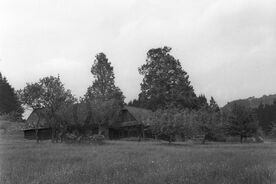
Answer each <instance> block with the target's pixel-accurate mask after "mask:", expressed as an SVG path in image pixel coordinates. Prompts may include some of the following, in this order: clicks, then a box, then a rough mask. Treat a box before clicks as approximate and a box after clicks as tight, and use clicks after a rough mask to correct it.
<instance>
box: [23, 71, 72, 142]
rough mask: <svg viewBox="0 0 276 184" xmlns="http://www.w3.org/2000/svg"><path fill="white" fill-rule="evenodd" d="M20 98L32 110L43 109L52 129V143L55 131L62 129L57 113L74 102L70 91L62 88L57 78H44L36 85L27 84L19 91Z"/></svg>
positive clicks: (60, 119) (62, 85)
mask: <svg viewBox="0 0 276 184" xmlns="http://www.w3.org/2000/svg"><path fill="white" fill-rule="evenodd" d="M20 97H21V101H22V102H23V103H24V104H26V105H28V106H30V107H32V108H33V109H34V110H35V109H40V108H43V109H44V111H45V112H46V117H47V119H48V121H49V123H50V126H51V127H52V141H54V139H55V138H56V131H57V129H60V128H63V127H62V125H63V124H62V118H61V116H60V114H59V112H60V111H62V108H64V107H68V106H69V105H71V104H73V103H74V102H75V101H76V99H75V97H74V96H73V95H72V94H71V91H70V90H66V89H65V88H64V84H63V83H62V82H61V80H60V77H59V76H58V77H53V76H49V77H44V78H42V79H40V80H39V81H38V82H36V83H27V85H26V87H25V88H24V89H23V90H21V91H20ZM38 115H39V114H38ZM38 123H39V121H38Z"/></svg>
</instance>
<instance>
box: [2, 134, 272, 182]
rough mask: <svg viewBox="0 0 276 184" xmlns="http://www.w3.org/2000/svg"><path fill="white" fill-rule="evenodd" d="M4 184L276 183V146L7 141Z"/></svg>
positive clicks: (4, 145) (16, 137)
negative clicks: (86, 143)
mask: <svg viewBox="0 0 276 184" xmlns="http://www.w3.org/2000/svg"><path fill="white" fill-rule="evenodd" d="M0 165H1V170H0V173H1V176H0V183H1V184H21V183H22V184H39V183H42V184H57V183H59V184H62V183H64V184H69V183H76V184H77V183H97V184H103V183H106V184H111V183H113V184H130V183H131V184H138V183H139V184H145V183H152V184H157V183H158V184H163V183H164V184H165V183H170V184H173V183H181V184H183V183H187V184H200V183H210V184H216V183H217V184H230V183H231V184H239V183H240V184H262V183H276V143H264V144H244V145H240V144H219V143H212V144H211V143H209V144H207V145H193V144H173V145H168V144H166V143H163V142H140V143H139V142H127V141H108V142H106V144H104V145H92V144H91V145H85V144H82V145H80V144H61V143H58V144H52V143H50V142H48V141H44V142H42V143H39V144H36V143H35V141H27V140H23V139H22V135H21V134H16V135H2V136H1V144H0Z"/></svg>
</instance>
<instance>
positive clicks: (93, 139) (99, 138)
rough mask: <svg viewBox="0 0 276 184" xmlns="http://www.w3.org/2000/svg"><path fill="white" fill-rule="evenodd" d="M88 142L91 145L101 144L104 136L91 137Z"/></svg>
mask: <svg viewBox="0 0 276 184" xmlns="http://www.w3.org/2000/svg"><path fill="white" fill-rule="evenodd" d="M90 140H91V141H92V142H93V143H99V144H102V143H103V142H104V135H99V134H95V135H92V136H91V139H90Z"/></svg>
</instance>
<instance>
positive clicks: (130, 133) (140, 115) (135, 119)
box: [104, 106, 151, 139]
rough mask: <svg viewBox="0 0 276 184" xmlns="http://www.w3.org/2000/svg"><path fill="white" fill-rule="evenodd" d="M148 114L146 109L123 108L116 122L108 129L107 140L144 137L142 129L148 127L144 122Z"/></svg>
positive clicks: (148, 111)
mask: <svg viewBox="0 0 276 184" xmlns="http://www.w3.org/2000/svg"><path fill="white" fill-rule="evenodd" d="M150 113H151V111H150V110H147V109H143V108H137V107H130V106H125V107H124V108H123V109H122V111H121V112H120V115H119V118H118V119H117V121H115V122H114V123H112V124H111V125H110V126H109V127H108V130H107V131H108V138H109V139H120V138H126V137H145V133H144V129H145V128H147V127H148V125H147V124H146V123H145V120H146V119H147V118H148V116H149V115H150ZM104 135H105V136H107V133H105V134H104Z"/></svg>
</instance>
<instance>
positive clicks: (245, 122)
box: [225, 104, 258, 143]
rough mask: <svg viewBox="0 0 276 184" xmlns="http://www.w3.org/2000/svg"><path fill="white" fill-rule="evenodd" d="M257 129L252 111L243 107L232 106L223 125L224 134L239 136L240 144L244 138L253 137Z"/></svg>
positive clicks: (256, 122)
mask: <svg viewBox="0 0 276 184" xmlns="http://www.w3.org/2000/svg"><path fill="white" fill-rule="evenodd" d="M257 129H258V121H257V120H256V117H255V115H254V113H253V111H252V110H251V109H249V108H246V107H244V106H241V105H237V104H234V105H233V107H232V109H231V111H230V114H229V116H228V120H227V122H226V124H225V130H226V133H227V134H228V135H233V136H239V137H240V142H241V143H242V142H243V139H244V138H246V137H250V136H253V135H255V134H256V132H257Z"/></svg>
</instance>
